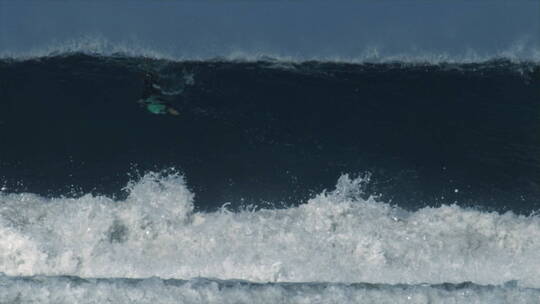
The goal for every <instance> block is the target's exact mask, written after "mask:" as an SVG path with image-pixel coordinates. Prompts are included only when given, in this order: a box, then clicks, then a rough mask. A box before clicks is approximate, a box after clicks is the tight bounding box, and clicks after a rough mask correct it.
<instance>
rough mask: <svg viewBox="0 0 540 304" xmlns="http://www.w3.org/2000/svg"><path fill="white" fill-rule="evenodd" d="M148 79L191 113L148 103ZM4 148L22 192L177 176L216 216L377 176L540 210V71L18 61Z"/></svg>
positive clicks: (408, 194)
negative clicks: (343, 179)
mask: <svg viewBox="0 0 540 304" xmlns="http://www.w3.org/2000/svg"><path fill="white" fill-rule="evenodd" d="M144 71H152V72H153V73H155V74H156V75H157V76H158V77H157V83H158V84H159V85H160V86H161V87H162V89H163V90H164V91H165V92H169V93H171V94H173V93H174V94H177V95H173V96H172V97H171V99H173V100H172V104H174V106H175V107H176V108H177V109H178V110H179V111H180V116H178V117H174V116H166V115H161V116H160V115H153V114H151V113H149V112H148V111H146V110H145V109H144V108H142V107H141V106H140V105H139V104H137V102H136V101H137V100H138V99H139V98H140V97H141V94H142V91H143V89H144V85H143V83H144ZM0 139H1V141H0V179H1V181H2V183H4V184H5V186H6V187H7V189H8V190H7V191H12V192H19V191H29V192H33V193H39V194H44V195H50V196H58V195H73V194H75V195H77V194H82V193H88V192H93V193H102V194H107V195H117V196H121V195H122V187H123V186H124V185H125V184H126V182H127V181H128V180H129V179H132V178H133V177H134V175H136V174H139V173H144V172H145V171H148V170H154V171H155V170H158V171H159V170H164V169H168V168H171V167H173V168H177V169H178V170H179V171H181V172H182V173H183V174H184V175H185V176H186V178H187V181H188V185H189V187H190V188H191V189H192V190H193V191H194V192H195V194H196V204H197V206H198V207H199V208H202V209H208V208H209V209H212V208H215V207H217V206H221V205H222V204H223V203H225V202H231V203H232V205H233V206H239V205H242V204H250V203H254V204H259V205H264V204H265V202H269V203H271V204H273V205H279V204H281V203H282V204H283V205H295V204H299V203H302V202H304V201H305V200H306V199H307V198H309V197H310V196H312V195H314V194H316V193H320V192H321V191H322V190H323V189H325V188H327V189H328V188H332V187H333V185H335V182H336V180H337V179H338V177H339V176H340V175H341V174H344V173H349V174H353V175H356V174H365V173H367V172H369V173H371V176H372V181H371V183H370V184H369V185H368V189H367V194H380V195H381V199H382V200H384V201H386V202H392V203H395V204H398V205H400V206H403V207H406V208H418V207H421V206H426V205H431V206H436V205H440V204H450V203H454V202H457V203H458V204H460V205H462V206H476V207H480V208H486V209H493V210H514V211H517V212H523V213H527V214H528V213H530V212H531V211H533V210H537V209H538V208H540V70H539V69H538V67H535V66H531V65H529V64H515V63H509V62H506V61H498V62H488V63H483V64H469V65H438V66H433V65H415V66H413V65H400V64H378V65H369V64H363V65H349V64H337V63H317V62H308V63H302V64H283V63H279V62H272V61H271V60H270V61H268V62H257V63H241V62H237V63H233V62H219V61H216V62H176V63H174V62H166V61H153V60H147V59H142V58H121V57H119V58H111V57H109V58H101V57H92V56H85V55H71V56H58V57H52V58H44V59H39V60H28V61H20V62H8V61H4V62H0Z"/></svg>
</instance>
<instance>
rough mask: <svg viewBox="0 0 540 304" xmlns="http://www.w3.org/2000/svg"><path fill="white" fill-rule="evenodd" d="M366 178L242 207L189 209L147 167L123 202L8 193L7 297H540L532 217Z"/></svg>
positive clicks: (189, 198)
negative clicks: (389, 191) (436, 198)
mask: <svg viewBox="0 0 540 304" xmlns="http://www.w3.org/2000/svg"><path fill="white" fill-rule="evenodd" d="M366 182H367V181H366V180H365V179H364V178H356V179H351V178H350V177H349V176H348V175H343V176H342V177H341V178H340V179H339V180H338V182H337V185H336V188H335V189H334V190H332V191H325V192H323V193H321V194H319V195H317V196H316V197H314V198H312V199H311V200H309V201H308V202H307V203H306V204H303V205H300V206H299V207H294V208H284V209H256V208H249V207H246V208H245V210H241V211H237V212H231V211H228V210H227V206H226V205H225V206H223V207H222V208H221V209H220V210H219V211H216V212H197V211H195V210H194V206H193V199H194V194H193V193H192V192H190V191H189V190H188V188H187V186H186V183H185V180H184V178H183V177H182V176H180V175H177V174H172V175H165V176H164V175H160V174H156V173H151V174H147V175H145V176H144V177H142V179H140V180H139V181H134V182H132V183H130V185H128V186H127V191H128V192H129V195H128V197H127V199H126V200H123V201H115V200H112V199H110V198H107V197H103V196H92V195H85V196H83V197H80V198H52V199H46V198H43V197H40V196H37V195H33V194H29V193H23V194H6V193H4V194H2V195H1V196H0V216H1V217H0V235H1V237H0V239H1V242H0V247H1V251H0V252H1V256H0V267H1V269H2V270H3V272H4V276H3V277H1V278H0V279H1V282H2V283H1V284H2V285H0V286H4V288H5V287H8V288H7V289H4V291H3V292H0V294H2V293H3V298H4V299H5V298H8V299H13V300H14V299H17V298H20V299H24V301H26V302H32V301H37V300H38V299H42V300H43V301H44V302H45V303H53V302H56V301H59V302H62V303H67V302H69V301H70V300H68V299H72V300H75V299H76V300H77V301H79V300H80V301H82V303H87V302H88V301H90V300H89V298H87V297H88V296H90V295H91V296H90V299H92V300H91V301H90V302H92V301H98V300H97V299H118V300H119V301H121V302H122V301H124V302H127V301H135V302H137V301H143V300H144V301H148V300H156V301H158V303H165V302H167V300H166V299H167V297H170V298H169V299H172V298H173V297H174V296H175V295H181V297H182V298H183V299H185V300H186V301H187V302H188V303H191V302H196V301H198V300H201V299H203V300H204V299H206V300H208V302H209V303H213V302H216V303H217V302H221V301H224V302H228V301H230V302H231V303H232V302H234V303H238V302H240V303H248V302H250V301H253V300H256V299H261V303H266V302H268V303H270V302H273V301H276V300H277V301H279V299H287V300H284V302H285V303H296V302H297V301H314V300H315V301H320V302H327V301H329V302H331V303H337V302H344V303H353V302H355V301H356V300H358V299H362V300H365V301H367V302H368V303H371V302H373V303H375V302H378V300H381V301H382V302H387V301H391V302H394V303H401V302H400V301H402V302H403V303H406V302H407V301H409V300H411V299H413V300H414V303H428V302H430V301H437V302H439V301H441V303H446V302H445V301H454V302H452V303H462V302H463V303H465V302H468V303H471V301H486V299H498V300H497V301H502V299H503V298H504V299H506V300H508V299H510V298H512V299H515V301H517V302H518V303H528V301H529V300H531V299H538V297H540V291H537V290H536V289H535V288H538V287H539V286H540V281H539V279H538V275H537V274H538V273H539V272H540V269H539V265H538V264H537V263H536V261H538V259H539V258H540V256H539V252H540V241H538V240H539V239H540V219H539V218H538V216H536V215H530V216H518V215H515V214H513V213H511V212H507V213H505V214H499V213H496V212H480V211H477V210H472V209H463V208H460V207H458V206H455V205H450V206H441V207H438V208H431V207H426V208H423V209H420V210H418V211H414V212H409V211H405V210H403V209H401V208H399V207H396V206H391V205H389V204H386V203H384V202H378V201H377V200H376V199H374V198H369V199H367V200H364V199H361V198H360V195H361V193H362V187H363V185H364V184H365V183H366ZM66 276H70V277H66ZM21 277H22V278H25V279H21ZM76 277H81V278H122V279H77V278H76ZM149 277H157V278H159V279H157V278H154V279H144V278H149ZM193 278H212V279H204V280H202V279H194V280H192V279H193ZM128 279H139V280H131V281H130V280H128ZM141 279H142V280H141ZM166 279H174V280H173V281H167V280H166ZM164 280H165V281H164ZM177 280H188V281H177ZM223 280H227V281H223ZM238 280H240V281H238ZM247 281H249V282H261V283H263V282H275V283H281V282H298V283H296V284H300V285H295V284H293V283H287V284H262V285H261V284H255V283H248V282H247ZM244 282H245V283H244ZM301 282H320V283H309V284H307V285H305V283H304V284H301ZM331 282H334V283H335V284H333V283H331ZM352 282H369V284H367V283H366V284H360V285H358V284H356V285H355V284H352V285H351V284H350V283H352ZM462 282H474V283H475V284H478V285H475V284H464V285H463V284H461V283H462ZM373 284H375V285H373ZM396 284H398V285H396ZM441 284H442V285H441ZM460 284H461V285H460ZM296 286H298V289H300V291H299V290H298V289H297V288H296ZM483 286H493V287H483ZM495 286H499V287H495ZM34 290H35V291H34ZM131 290H136V292H135V293H132V292H131ZM50 293H52V294H54V296H51V297H48V295H49V294H50ZM163 294H165V295H167V297H163V296H162V295H163ZM63 295H65V297H64V296H63ZM107 295H110V297H109V296H107ZM228 295H230V296H231V297H232V298H231V297H229V296H228ZM233 295H234V296H233ZM405 295H406V296H405ZM237 297H238V298H237ZM330 299H331V300H330ZM339 299H342V300H343V301H341V300H339ZM475 299H476V300H475ZM24 301H23V302H24ZM257 301H258V300H257Z"/></svg>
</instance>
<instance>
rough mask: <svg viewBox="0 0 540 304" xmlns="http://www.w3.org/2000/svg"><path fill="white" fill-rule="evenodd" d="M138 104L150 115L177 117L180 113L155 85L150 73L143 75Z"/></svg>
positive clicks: (154, 78)
mask: <svg viewBox="0 0 540 304" xmlns="http://www.w3.org/2000/svg"><path fill="white" fill-rule="evenodd" d="M138 103H140V104H142V105H144V106H145V107H146V109H147V110H148V112H150V113H152V114H170V115H174V116H178V115H179V114H180V113H179V112H178V110H176V109H175V108H174V107H173V106H172V105H171V104H170V103H169V102H168V101H167V98H166V96H164V94H163V93H162V91H161V88H160V86H159V85H157V81H156V77H155V76H154V75H153V74H152V73H149V72H147V73H145V75H144V88H143V92H142V95H141V99H139V100H138Z"/></svg>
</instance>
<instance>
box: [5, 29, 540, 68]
mask: <svg viewBox="0 0 540 304" xmlns="http://www.w3.org/2000/svg"><path fill="white" fill-rule="evenodd" d="M77 53H81V54H87V55H95V56H106V57H108V56H124V57H145V58H152V59H159V60H170V61H177V62H182V61H216V60H217V61H233V62H255V61H265V60H272V61H278V62H288V63H303V62H309V61H317V62H329V63H352V64H362V63H406V64H433V65H437V64H445V63H450V64H470V63H485V62H489V61H496V60H507V61H510V62H513V63H532V64H536V65H537V64H540V47H539V46H536V45H533V44H530V43H526V42H523V41H516V42H515V43H514V44H513V45H511V46H509V47H506V48H501V49H499V50H494V51H490V52H486V51H482V52H480V51H475V50H474V49H464V50H462V51H460V52H457V51H454V52H451V53H450V52H445V51H434V50H424V51H423V50H419V49H411V50H408V51H403V50H401V51H390V50H385V48H384V47H380V46H366V47H364V48H363V49H359V50H358V51H356V52H355V54H354V55H351V54H349V55H340V54H337V53H336V54H333V53H325V54H311V55H309V54H306V55H301V54H298V53H295V54H291V53H289V52H285V51H276V50H265V49H249V48H248V49H242V48H228V49H224V50H221V51H215V52H211V53H206V54H203V53H193V52H183V51H181V50H172V49H169V50H160V49H156V48H152V47H148V46H145V45H143V44H142V43H141V42H137V41H124V42H112V41H110V40H108V39H106V38H103V37H100V36H97V37H95V36H85V37H82V38H79V39H70V40H66V41H63V42H55V43H52V44H50V45H47V46H42V47H35V48H33V49H31V50H25V51H14V50H11V51H10V50H9V49H5V50H2V51H0V59H3V60H17V61H21V60H33V59H41V58H47V57H52V56H66V55H71V54H77Z"/></svg>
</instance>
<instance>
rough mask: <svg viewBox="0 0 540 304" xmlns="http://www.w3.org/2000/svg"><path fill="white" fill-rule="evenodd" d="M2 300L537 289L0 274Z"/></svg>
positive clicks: (433, 296)
mask: <svg viewBox="0 0 540 304" xmlns="http://www.w3.org/2000/svg"><path fill="white" fill-rule="evenodd" d="M0 286H2V287H3V288H0V298H1V299H2V301H3V302H5V303H42V304H46V303H54V304H61V303H69V304H71V303H81V304H83V303H119V304H122V303H130V304H131V303H155V304H160V303H186V304H188V303H220V304H226V303H235V304H241V303H249V304H251V303H284V304H286V303H342V304H346V303H377V304H378V303H396V304H398V303H408V304H410V303H418V304H420V303H425V304H427V303H452V304H458V303H467V304H469V303H489V304H497V303H515V304H519V303H524V304H525V303H536V302H538V300H539V299H540V291H539V290H537V289H523V288H516V287H514V286H497V287H495V286H478V285H474V284H463V285H457V286H456V285H454V286H452V285H450V286H429V285H416V286H406V285H401V286H392V285H369V284H355V285H345V284H324V283H318V284H313V283H311V284H264V285H257V284H252V283H249V282H234V281H216V280H205V279H195V280H191V281H163V280H160V279H157V278H152V279H145V280H130V281H129V280H123V279H107V280H95V279H88V280H83V279H80V278H66V277H34V278H10V277H6V276H1V275H0Z"/></svg>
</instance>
